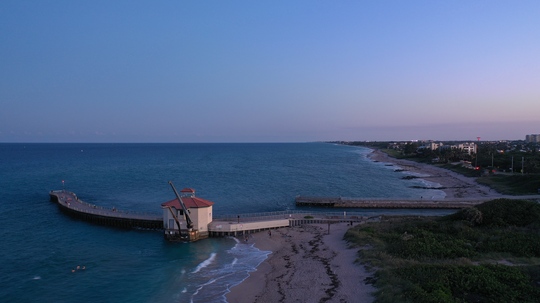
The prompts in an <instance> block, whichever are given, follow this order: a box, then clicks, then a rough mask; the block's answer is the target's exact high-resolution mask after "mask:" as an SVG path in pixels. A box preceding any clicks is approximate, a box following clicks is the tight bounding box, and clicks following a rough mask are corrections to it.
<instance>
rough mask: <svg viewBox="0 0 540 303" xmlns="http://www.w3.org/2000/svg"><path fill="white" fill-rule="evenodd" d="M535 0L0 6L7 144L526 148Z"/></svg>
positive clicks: (531, 124)
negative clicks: (473, 144) (467, 144)
mask: <svg viewBox="0 0 540 303" xmlns="http://www.w3.org/2000/svg"><path fill="white" fill-rule="evenodd" d="M539 16H540V1H537V0H535V1H496V0H493V1H481V0H478V1H459V0H458V1H433V0H426V1H416V0H410V1H398V0H396V1H385V0H382V1H315V0H311V1H301V0H295V1H280V0H277V1H178V0H175V1H137V0H129V1H123V0H115V1H100V0H97V1H72V0H69V1H63V0H50V1H48V0H40V1H25V0H16V1H12V0H3V1H0V142H25V143H26V142H119V143H122V142H186V143H191V142H311V141H334V140H347V141H364V140H369V141H391V140H476V139H477V137H481V140H522V139H524V138H525V135H527V134H537V133H540V56H539V54H540V18H539Z"/></svg>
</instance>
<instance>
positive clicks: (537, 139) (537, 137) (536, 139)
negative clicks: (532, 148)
mask: <svg viewBox="0 0 540 303" xmlns="http://www.w3.org/2000/svg"><path fill="white" fill-rule="evenodd" d="M525 141H526V142H528V143H540V134H533V135H526V136H525Z"/></svg>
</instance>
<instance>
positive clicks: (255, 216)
mask: <svg viewBox="0 0 540 303" xmlns="http://www.w3.org/2000/svg"><path fill="white" fill-rule="evenodd" d="M305 218H322V219H366V218H367V217H366V216H365V213H361V212H349V211H341V212H306V211H299V210H289V211H274V212H261V213H244V214H241V215H232V214H231V215H222V216H216V217H214V218H213V220H216V221H231V222H255V221H261V220H279V219H305Z"/></svg>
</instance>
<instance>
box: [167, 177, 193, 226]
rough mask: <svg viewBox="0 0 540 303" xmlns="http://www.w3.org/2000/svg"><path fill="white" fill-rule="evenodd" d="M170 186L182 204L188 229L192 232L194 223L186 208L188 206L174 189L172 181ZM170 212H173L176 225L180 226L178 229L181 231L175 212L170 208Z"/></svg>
mask: <svg viewBox="0 0 540 303" xmlns="http://www.w3.org/2000/svg"><path fill="white" fill-rule="evenodd" d="M169 185H171V187H172V189H173V191H174V194H175V195H176V198H177V199H178V201H179V202H180V206H182V210H183V213H184V218H185V219H186V224H187V229H188V230H191V229H192V228H193V221H192V220H191V217H190V216H189V212H188V210H187V208H186V205H185V204H184V201H182V198H180V195H179V194H178V192H177V191H176V188H175V187H174V184H173V183H172V181H169ZM169 210H170V211H171V213H172V215H173V217H174V219H175V220H176V224H178V229H179V230H180V222H178V218H176V216H175V215H174V213H173V211H172V210H171V209H170V208H169Z"/></svg>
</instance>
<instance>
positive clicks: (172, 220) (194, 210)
mask: <svg viewBox="0 0 540 303" xmlns="http://www.w3.org/2000/svg"><path fill="white" fill-rule="evenodd" d="M180 199H181V200H182V203H183V204H184V206H185V209H186V210H187V215H186V214H185V213H184V207H182V204H181V203H180V201H179V200H178V199H173V200H170V201H167V202H165V203H162V204H161V208H162V209H163V227H164V229H165V235H166V236H167V237H168V238H174V237H175V236H176V235H181V234H189V235H190V237H193V236H194V235H195V234H197V235H196V238H197V239H201V238H207V237H208V224H210V223H211V222H212V205H214V202H211V201H208V200H205V199H202V198H199V197H196V196H195V190H194V189H192V188H184V189H182V190H181V191H180ZM188 219H190V220H191V223H192V228H191V229H190V228H188ZM192 235H193V236H192Z"/></svg>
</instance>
